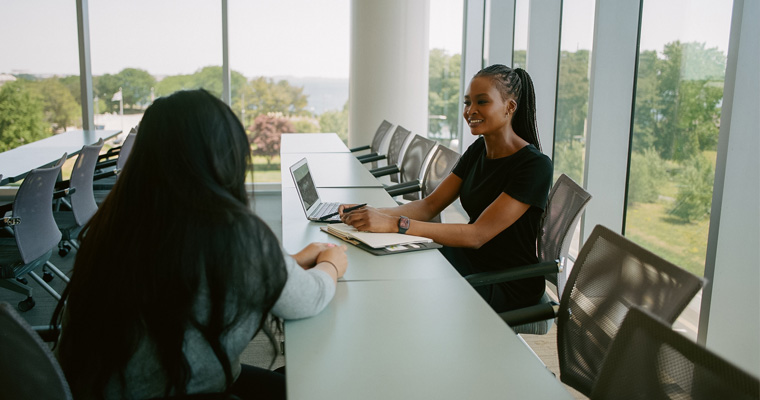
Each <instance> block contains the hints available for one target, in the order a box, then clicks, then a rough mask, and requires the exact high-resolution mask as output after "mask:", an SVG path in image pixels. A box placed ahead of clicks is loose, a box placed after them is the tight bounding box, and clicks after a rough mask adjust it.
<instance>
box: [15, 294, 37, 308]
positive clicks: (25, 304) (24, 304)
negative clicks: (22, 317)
mask: <svg viewBox="0 0 760 400" xmlns="http://www.w3.org/2000/svg"><path fill="white" fill-rule="evenodd" d="M35 304H36V303H35V302H34V299H33V298H32V297H31V296H29V297H27V298H26V300H23V301H20V302H19V303H18V309H19V311H29V310H31V309H32V308H34V305H35Z"/></svg>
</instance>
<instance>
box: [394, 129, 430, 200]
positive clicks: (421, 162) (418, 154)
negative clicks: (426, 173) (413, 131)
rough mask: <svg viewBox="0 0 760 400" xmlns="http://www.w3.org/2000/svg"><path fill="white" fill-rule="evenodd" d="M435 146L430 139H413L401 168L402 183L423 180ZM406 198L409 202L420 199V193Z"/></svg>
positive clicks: (415, 137) (415, 136)
mask: <svg viewBox="0 0 760 400" xmlns="http://www.w3.org/2000/svg"><path fill="white" fill-rule="evenodd" d="M435 146H436V143H435V142H434V141H432V140H430V139H428V138H425V137H422V136H420V135H414V137H412V141H411V142H409V145H408V146H407V147H406V151H404V158H402V159H401V165H400V166H399V170H400V171H401V172H400V174H401V182H413V181H419V180H420V179H421V178H422V177H421V174H422V171H423V169H424V167H425V161H427V159H428V155H429V154H430V150H432V149H433V148H434V147H435ZM404 198H405V199H407V200H416V199H419V192H414V193H408V194H405V195H404Z"/></svg>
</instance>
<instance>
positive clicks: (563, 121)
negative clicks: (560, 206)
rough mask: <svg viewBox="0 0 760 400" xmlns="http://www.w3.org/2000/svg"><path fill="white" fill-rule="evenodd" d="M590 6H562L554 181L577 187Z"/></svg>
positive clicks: (579, 1)
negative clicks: (568, 179) (568, 180)
mask: <svg viewBox="0 0 760 400" xmlns="http://www.w3.org/2000/svg"><path fill="white" fill-rule="evenodd" d="M594 5H595V1H594V0H565V1H563V2H562V33H561V35H562V36H561V38H562V40H561V42H560V55H559V77H558V87H557V111H556V118H555V123H554V157H553V160H554V179H555V180H556V179H557V177H559V175H560V174H563V173H564V174H566V175H568V176H569V177H571V178H573V180H575V181H576V182H578V183H579V184H582V183H583V157H584V154H585V139H586V116H587V114H588V95H589V65H590V63H591V45H592V43H593V35H594Z"/></svg>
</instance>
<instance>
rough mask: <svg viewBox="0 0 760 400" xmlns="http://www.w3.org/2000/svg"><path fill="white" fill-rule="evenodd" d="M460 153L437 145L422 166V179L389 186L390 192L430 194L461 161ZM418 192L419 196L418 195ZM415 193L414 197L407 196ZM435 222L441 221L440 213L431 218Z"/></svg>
mask: <svg viewBox="0 0 760 400" xmlns="http://www.w3.org/2000/svg"><path fill="white" fill-rule="evenodd" d="M459 157H460V155H459V153H457V152H456V151H454V150H451V149H449V148H448V147H446V146H443V145H437V146H435V147H434V148H433V150H432V155H431V157H430V158H429V159H428V162H427V163H426V164H425V165H424V166H423V168H422V181H420V180H413V181H408V182H404V183H401V184H398V185H394V186H393V187H387V188H386V190H387V191H388V193H389V194H390V195H391V196H393V197H395V196H400V195H403V196H404V198H405V199H417V198H425V197H427V196H429V195H430V194H431V193H433V191H434V190H435V189H436V188H437V187H438V185H440V184H441V182H443V180H444V179H446V177H447V176H449V174H450V173H451V170H452V169H454V165H456V163H457V161H459ZM417 192H419V196H421V197H417V194H418V193H417ZM407 194H413V195H414V197H411V198H410V197H407ZM431 221H433V222H441V217H440V215H438V216H436V217H435V218H433V219H431Z"/></svg>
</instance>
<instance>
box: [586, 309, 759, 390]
mask: <svg viewBox="0 0 760 400" xmlns="http://www.w3.org/2000/svg"><path fill="white" fill-rule="evenodd" d="M758 398H760V381H758V379H757V377H754V376H752V375H750V374H748V373H746V372H744V371H742V370H741V369H739V368H738V367H736V366H735V365H733V364H732V363H730V362H728V361H727V360H725V359H723V358H721V357H720V356H718V355H717V354H715V353H713V352H711V351H710V350H708V349H706V348H704V347H702V346H700V345H698V344H697V343H694V342H693V341H691V340H690V339H688V338H687V337H685V336H683V335H682V334H680V333H678V332H675V331H673V330H672V329H671V327H670V325H669V324H668V323H666V322H664V321H662V320H660V319H659V318H657V316H655V315H653V314H652V313H650V312H648V311H646V310H644V309H642V308H640V307H633V308H631V310H630V311H628V314H627V315H626V317H625V320H623V323H622V325H621V326H620V330H619V331H618V333H617V335H616V336H615V340H613V342H612V345H611V346H610V349H609V351H608V352H607V355H606V356H605V357H604V363H603V364H602V368H601V371H600V372H599V378H598V379H597V381H596V383H595V384H594V390H593V391H592V392H591V399H594V400H596V399H598V400H612V399H614V400H652V399H731V400H744V399H746V400H750V399H755V400H757V399H758Z"/></svg>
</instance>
